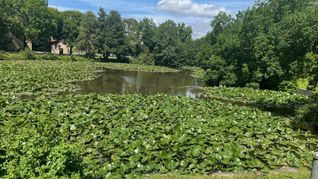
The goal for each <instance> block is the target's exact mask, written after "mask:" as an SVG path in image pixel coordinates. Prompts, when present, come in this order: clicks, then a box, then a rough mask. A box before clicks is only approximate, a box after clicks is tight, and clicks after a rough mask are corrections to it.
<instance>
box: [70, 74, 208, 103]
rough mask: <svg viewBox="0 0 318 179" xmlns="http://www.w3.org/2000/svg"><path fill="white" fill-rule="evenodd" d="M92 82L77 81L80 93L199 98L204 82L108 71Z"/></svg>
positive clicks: (185, 76) (183, 76) (180, 76)
mask: <svg viewBox="0 0 318 179" xmlns="http://www.w3.org/2000/svg"><path fill="white" fill-rule="evenodd" d="M99 75H100V76H99V77H98V78H96V79H94V80H90V81H81V82H76V84H77V85H79V86H80V89H79V91H78V92H77V93H79V94H89V93H97V94H143V95H153V94H158V93H162V94H170V95H178V96H187V97H191V98H198V97H199V96H200V95H201V94H202V90H200V89H199V87H204V86H205V83H203V82H200V80H199V79H197V78H194V77H192V76H190V74H189V73H187V72H179V73H153V72H130V71H122V70H107V71H104V72H101V73H99Z"/></svg>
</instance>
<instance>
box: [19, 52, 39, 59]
mask: <svg viewBox="0 0 318 179" xmlns="http://www.w3.org/2000/svg"><path fill="white" fill-rule="evenodd" d="M21 54H22V57H23V59H24V60H36V56H35V55H34V54H33V52H32V51H30V50H25V51H23V52H21Z"/></svg>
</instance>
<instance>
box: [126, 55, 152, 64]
mask: <svg viewBox="0 0 318 179" xmlns="http://www.w3.org/2000/svg"><path fill="white" fill-rule="evenodd" d="M129 62H130V63H133V64H140V65H155V57H154V55H153V54H152V53H149V52H145V53H142V54H140V55H139V56H138V57H137V58H131V59H130V60H129Z"/></svg>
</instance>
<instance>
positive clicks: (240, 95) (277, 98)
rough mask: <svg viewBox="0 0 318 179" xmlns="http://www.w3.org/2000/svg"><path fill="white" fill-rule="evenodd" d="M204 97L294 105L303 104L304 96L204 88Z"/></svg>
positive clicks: (249, 90)
mask: <svg viewBox="0 0 318 179" xmlns="http://www.w3.org/2000/svg"><path fill="white" fill-rule="evenodd" d="M204 90H205V94H204V95H205V96H206V97H211V98H220V99H224V100H236V101H240V102H244V103H250V104H252V103H257V104H266V105H295V104H304V103H305V102H306V101H307V99H308V98H307V97H306V96H302V95H300V94H297V93H288V92H277V91H270V90H256V89H252V88H226V87H214V88H212V87H208V88H204Z"/></svg>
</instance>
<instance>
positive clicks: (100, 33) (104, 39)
mask: <svg viewBox="0 0 318 179" xmlns="http://www.w3.org/2000/svg"><path fill="white" fill-rule="evenodd" d="M107 18H108V17H107V14H106V12H105V10H104V9H103V8H100V9H99V12H98V18H97V28H96V39H95V48H96V50H97V52H98V53H101V54H102V56H103V59H104V60H108V57H109V55H110V47H109V46H108V41H109V40H108V38H109V32H108V31H109V29H108V28H109V27H108V19H107Z"/></svg>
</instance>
